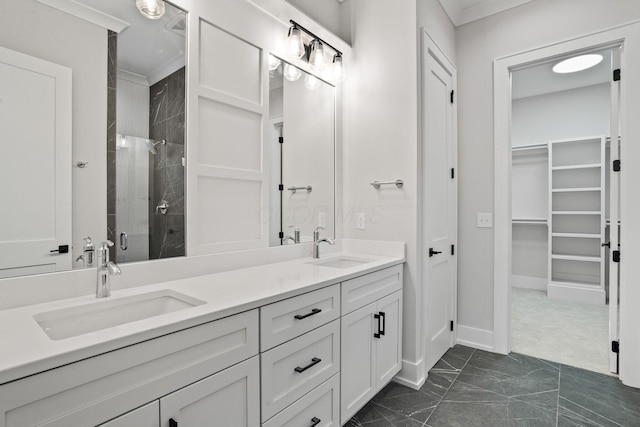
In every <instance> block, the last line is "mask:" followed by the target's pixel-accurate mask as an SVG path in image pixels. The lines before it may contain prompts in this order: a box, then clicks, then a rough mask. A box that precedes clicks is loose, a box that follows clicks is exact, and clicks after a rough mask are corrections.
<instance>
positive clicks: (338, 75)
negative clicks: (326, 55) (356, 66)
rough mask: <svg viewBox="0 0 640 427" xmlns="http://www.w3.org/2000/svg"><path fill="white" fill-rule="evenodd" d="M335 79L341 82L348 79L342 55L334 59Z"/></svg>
mask: <svg viewBox="0 0 640 427" xmlns="http://www.w3.org/2000/svg"><path fill="white" fill-rule="evenodd" d="M333 77H334V78H335V79H336V80H337V81H339V82H343V81H344V78H345V77H346V75H345V71H344V63H343V62H342V55H340V54H337V55H336V56H334V57H333Z"/></svg>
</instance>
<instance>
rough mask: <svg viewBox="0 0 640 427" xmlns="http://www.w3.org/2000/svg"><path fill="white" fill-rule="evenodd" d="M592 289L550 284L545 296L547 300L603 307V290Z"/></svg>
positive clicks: (595, 286)
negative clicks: (554, 299) (553, 299)
mask: <svg viewBox="0 0 640 427" xmlns="http://www.w3.org/2000/svg"><path fill="white" fill-rule="evenodd" d="M598 262H600V261H598ZM603 268H604V266H603ZM593 287H594V289H589V288H588V287H587V286H584V285H582V286H580V285H577V286H572V285H571V284H564V283H557V282H550V283H549V288H548V290H547V296H548V297H549V298H556V299H562V300H566V301H577V302H583V303H586V304H596V305H605V301H606V293H605V291H604V289H599V288H598V285H593Z"/></svg>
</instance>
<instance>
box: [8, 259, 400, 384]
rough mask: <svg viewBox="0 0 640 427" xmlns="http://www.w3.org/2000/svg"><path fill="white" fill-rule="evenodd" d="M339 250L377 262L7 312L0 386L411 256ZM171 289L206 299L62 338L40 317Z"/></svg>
mask: <svg viewBox="0 0 640 427" xmlns="http://www.w3.org/2000/svg"><path fill="white" fill-rule="evenodd" d="M340 256H344V257H351V258H360V259H364V260H370V261H369V262H367V263H363V264H360V265H357V266H354V267H349V268H331V267H326V266H321V265H316V264H313V263H312V262H314V261H318V260H312V259H311V258H303V259H296V260H293V261H286V262H279V263H274V264H268V265H262V266H257V267H251V268H245V269H241V270H233V271H227V272H223V273H217V274H209V275H203V276H197V277H191V278H187V279H181V280H174V281H169V282H161V283H156V284H152V285H145V286H139V287H134V288H128V289H123V290H117V291H113V292H112V295H111V297H109V298H104V299H96V298H95V296H93V295H92V296H82V297H77V298H70V299H66V300H59V301H54V302H47V303H42V304H35V305H28V306H24V307H19V308H13V309H9V310H3V311H0V342H1V343H2V345H1V346H0V384H3V383H6V382H9V381H13V380H16V379H19V378H22V377H25V376H28V375H32V374H35V373H38V372H42V371H45V370H47V369H52V368H55V367H58V366H61V365H64V364H67V363H72V362H75V361H78V360H82V359H85V358H87V357H92V356H96V355H98V354H101V353H105V352H107V351H112V350H115V349H118V348H122V347H124V346H127V345H131V344H135V343H138V342H141V341H144V340H148V339H152V338H157V337H159V336H162V335H165V334H168V333H172V332H176V331H179V330H181V329H185V328H189V327H192V326H196V325H199V324H202V323H206V322H210V321H213V320H216V319H220V318H222V317H226V316H230V315H233V314H236V313H240V312H242V311H246V310H250V309H253V308H257V307H260V306H263V305H266V304H270V303H272V302H275V301H279V300H282V299H285V298H289V297H292V296H295V295H299V294H302V293H305V292H309V291H313V290H315V289H319V288H322V287H325V286H328V285H331V284H334V283H338V282H342V281H344V280H348V279H351V278H353V277H357V276H361V275H363V274H366V273H369V272H372V271H375V270H379V269H381V268H385V267H390V266H393V265H396V264H400V263H402V262H404V258H398V257H387V256H378V255H369V254H359V253H341V254H334V255H331V256H326V257H323V258H322V261H327V260H329V259H333V258H338V257H340ZM165 289H169V290H173V291H175V292H179V293H181V294H184V295H186V296H188V297H192V298H196V299H198V300H201V301H203V302H205V304H202V305H198V306H195V307H191V308H187V309H184V310H180V311H175V312H172V313H167V314H163V315H160V316H156V317H151V318H147V319H144V320H139V321H135V322H131V323H126V324H123V325H119V326H114V327H110V328H107V329H103V330H99V331H95V332H91V333H87V334H83V335H78V336H75V337H71V338H66V339H61V340H52V339H50V338H49V337H48V336H47V335H46V333H45V332H44V331H43V330H42V329H41V328H40V326H39V325H38V323H37V322H36V321H35V320H34V318H33V316H34V315H36V314H39V313H46V312H49V311H53V310H59V309H64V308H69V307H75V306H81V305H84V304H94V303H96V302H98V303H100V302H102V301H105V302H106V301H113V300H115V299H118V298H123V297H129V296H132V295H138V294H144V293H147V292H152V291H158V290H165Z"/></svg>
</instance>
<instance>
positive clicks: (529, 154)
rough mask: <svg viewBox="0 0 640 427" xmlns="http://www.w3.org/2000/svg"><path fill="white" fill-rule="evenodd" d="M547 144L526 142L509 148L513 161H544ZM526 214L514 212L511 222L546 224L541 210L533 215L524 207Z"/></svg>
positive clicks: (518, 223) (546, 221)
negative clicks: (526, 143)
mask: <svg viewBox="0 0 640 427" xmlns="http://www.w3.org/2000/svg"><path fill="white" fill-rule="evenodd" d="M547 146H548V144H547V143H546V142H545V143H541V144H528V145H518V146H514V147H512V149H511V155H512V159H513V162H514V163H516V162H525V163H529V164H531V163H532V162H538V163H539V162H541V161H543V162H545V163H546V161H547V160H546V156H547V150H548V148H547ZM526 210H527V212H526V214H525V213H523V212H514V216H513V218H512V219H511V223H512V224H517V225H547V223H548V219H547V217H546V216H543V215H541V212H533V215H532V214H531V212H530V211H529V209H526Z"/></svg>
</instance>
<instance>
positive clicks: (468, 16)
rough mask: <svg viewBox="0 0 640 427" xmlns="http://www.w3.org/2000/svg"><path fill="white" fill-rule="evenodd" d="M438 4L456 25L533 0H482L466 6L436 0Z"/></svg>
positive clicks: (449, 1) (448, 0)
mask: <svg viewBox="0 0 640 427" xmlns="http://www.w3.org/2000/svg"><path fill="white" fill-rule="evenodd" d="M438 1H439V2H440V5H441V6H442V8H443V9H444V11H445V12H447V15H448V16H449V19H451V22H453V24H454V25H455V26H456V27H459V26H460V25H464V24H468V23H469V22H473V21H477V20H479V19H482V18H486V17H487V16H491V15H495V14H496V13H500V12H504V11H505V10H508V9H511V8H514V7H517V6H520V5H523V4H525V3H529V2H530V1H533V0H484V1H482V2H480V3H478V4H475V5H473V6H468V7H465V8H463V7H460V3H459V2H458V0H438Z"/></svg>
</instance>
